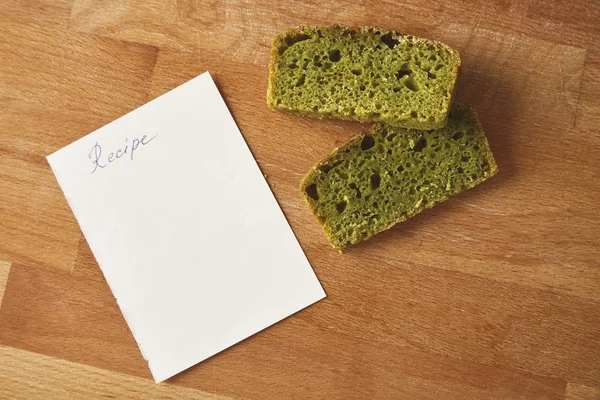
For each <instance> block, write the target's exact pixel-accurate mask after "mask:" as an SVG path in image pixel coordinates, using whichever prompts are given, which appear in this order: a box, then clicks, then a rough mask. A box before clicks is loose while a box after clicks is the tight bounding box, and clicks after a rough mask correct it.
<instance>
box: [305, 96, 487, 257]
mask: <svg viewBox="0 0 600 400" xmlns="http://www.w3.org/2000/svg"><path fill="white" fill-rule="evenodd" d="M497 172H498V167H497V165H496V162H495V161H494V157H493V155H492V152H491V150H490V147H489V145H488V141H487V139H486V137H485V135H484V132H483V128H482V127H481V124H480V123H479V120H478V119H477V115H476V114H475V112H474V111H473V110H472V109H471V108H470V107H468V106H465V105H462V104H457V103H455V104H454V105H453V107H452V111H451V113H450V117H449V119H448V124H447V125H446V126H445V127H444V128H440V129H436V130H415V129H405V128H398V127H393V126H390V125H383V124H377V125H375V126H374V127H373V128H372V130H371V133H370V134H369V135H364V134H361V135H358V136H356V137H354V138H353V139H351V140H350V141H349V142H348V143H346V144H345V145H343V146H341V147H340V148H338V149H336V150H335V151H334V152H333V153H332V154H331V155H330V156H328V157H327V158H325V159H324V160H323V161H321V162H320V163H318V164H317V165H315V166H314V167H313V168H312V169H311V171H310V172H309V173H308V174H307V175H306V176H305V177H304V179H303V180H302V182H301V185H300V191H301V193H302V195H303V197H304V199H305V200H306V202H307V204H308V206H309V207H310V209H311V211H312V212H313V214H314V215H315V216H316V218H317V220H318V221H319V223H320V224H321V226H322V227H323V230H324V231H325V234H326V236H327V238H328V239H329V241H330V242H331V244H332V245H333V247H334V248H336V249H338V250H342V249H344V248H345V247H346V246H348V245H349V244H355V243H358V242H360V241H362V240H365V239H368V238H370V237H371V236H373V235H375V234H377V233H379V232H381V231H384V230H386V229H389V228H391V227H392V226H394V225H395V224H397V223H398V222H402V221H405V220H406V219H408V218H410V217H412V216H414V215H416V214H418V213H419V212H421V211H422V210H424V209H426V208H430V207H432V206H433V205H435V204H437V203H440V202H442V201H444V200H446V199H448V197H450V196H452V195H456V194H459V193H461V192H463V191H465V190H467V189H470V188H472V187H473V186H475V185H478V184H480V183H481V182H483V181H485V180H486V179H488V178H490V177H492V176H494V175H495V174H496V173H497Z"/></svg>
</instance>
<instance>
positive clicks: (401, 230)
mask: <svg viewBox="0 0 600 400" xmlns="http://www.w3.org/2000/svg"><path fill="white" fill-rule="evenodd" d="M471 64H472V65H469V66H465V68H463V70H462V72H461V75H460V77H459V79H458V83H457V96H456V101H458V102H461V103H464V104H467V105H469V106H471V107H473V108H474V109H475V111H476V112H477V115H478V116H479V119H480V121H481V124H482V125H483V129H484V132H485V135H486V137H487V139H488V141H489V144H490V148H491V150H492V153H493V155H494V159H495V160H496V163H497V164H498V173H497V174H496V176H494V177H492V178H491V179H490V180H489V181H485V182H483V183H481V184H480V185H478V186H476V187H474V188H471V189H469V190H467V191H466V192H464V193H461V194H459V195H456V196H453V197H450V198H449V199H448V200H447V201H445V202H443V203H440V204H437V205H436V206H434V207H433V208H431V209H428V210H424V211H423V212H421V213H419V214H418V215H416V216H414V217H413V218H410V219H409V220H407V221H405V222H402V223H399V224H397V225H395V226H394V227H392V228H391V229H389V230H387V231H385V232H382V233H380V234H378V235H376V236H375V237H373V238H372V239H369V240H367V241H364V242H361V243H358V244H356V245H354V246H351V247H349V248H348V249H346V250H344V254H349V255H353V254H358V253H359V252H362V251H363V250H365V249H373V247H377V248H381V247H385V246H391V245H393V244H392V243H396V244H398V243H400V242H399V241H398V240H399V237H398V236H399V235H400V236H401V237H402V238H403V239H406V238H411V237H413V236H415V235H418V233H419V232H423V229H422V227H423V226H425V225H427V224H429V223H431V222H432V220H435V219H437V218H439V217H440V216H441V215H443V214H447V213H452V212H453V210H458V208H460V207H461V206H460V204H461V203H465V202H467V203H469V204H476V203H477V201H478V200H477V198H478V197H485V196H489V195H490V194H493V192H496V191H498V190H504V188H505V187H506V186H507V184H508V183H509V182H510V181H513V180H514V179H515V178H516V177H517V176H518V165H517V160H516V158H515V154H514V142H515V135H516V134H517V129H516V128H517V127H516V122H517V121H516V116H515V115H514V112H513V110H514V104H516V103H517V101H518V93H517V92H516V90H515V88H514V87H513V85H512V83H511V81H510V79H508V77H503V76H499V75H496V74H494V73H493V72H492V71H488V70H486V68H485V66H483V65H479V63H478V62H477V60H473V62H472V63H471ZM457 200H460V201H457ZM457 212H458V211H457Z"/></svg>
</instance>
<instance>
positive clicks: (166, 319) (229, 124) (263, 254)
mask: <svg viewBox="0 0 600 400" xmlns="http://www.w3.org/2000/svg"><path fill="white" fill-rule="evenodd" d="M274 134H275V133H274ZM48 162H49V163H50V165H51V167H52V170H53V171H54V174H55V175H56V178H57V180H58V182H59V184H60V187H61V189H62V190H63V192H64V193H65V196H66V198H67V200H68V202H69V204H70V206H71V208H72V209H73V212H74V213H75V216H76V218H77V220H78V222H79V225H80V226H81V229H82V231H83V234H84V235H85V238H86V239H87V241H88V243H89V245H90V248H91V249H92V252H93V253H94V256H95V257H96V260H97V261H98V264H99V265H100V268H101V269H102V271H103V273H104V276H105V277H106V280H107V282H108V284H109V286H110V288H111V290H112V292H113V294H114V295H115V297H116V298H117V302H118V304H119V307H120V308H121V311H122V312H123V315H124V316H125V319H126V320H127V323H128V325H129V328H130V329H131V331H132V332H133V335H134V337H135V339H136V341H137V343H138V345H139V347H140V350H141V351H142V354H143V355H144V357H145V358H146V360H147V361H148V365H149V367H150V370H151V371H152V375H153V376H154V378H155V380H156V381H157V382H160V381H163V380H165V379H167V378H169V377H171V376H173V375H175V374H177V373H179V372H181V371H183V370H185V369H187V368H189V367H191V366H192V365H194V364H196V363H198V362H200V361H202V360H204V359H206V358H208V357H210V356H212V355H214V354H216V353H218V352H220V351H222V350H224V349H226V348H227V347H229V346H231V345H233V344H235V343H237V342H239V341H241V340H243V339H245V338H247V337H249V336H251V335H253V334H254V333H256V332H258V331H260V330H262V329H264V328H266V327H268V326H269V325H271V324H273V323H275V322H277V321H279V320H281V319H283V318H285V317H287V316H289V315H291V314H293V313H295V312H297V311H299V310H301V309H302V308H304V307H307V306H308V305H310V304H312V303H314V302H316V301H318V300H320V299H322V298H324V297H325V293H324V291H323V289H322V287H321V285H320V284H319V281H318V280H317V278H316V276H315V274H314V272H313V270H312V268H311V266H310V264H309V263H308V260H307V259H306V256H305V255H304V253H303V251H302V248H301V247H300V245H299V244H298V241H297V240H296V238H295V236H294V234H293V232H292V230H291V228H290V226H289V225H288V223H287V221H286V219H285V217H284V215H283V213H282V212H281V209H280V208H279V205H278V204H277V202H276V200H275V198H274V196H273V194H272V193H271V190H270V188H269V186H268V184H267V182H266V181H265V179H264V177H263V175H262V173H261V171H260V170H259V168H258V166H257V164H256V162H255V160H254V158H253V157H252V154H251V153H250V150H249V149H248V147H247V145H246V143H245V141H244V139H243V137H242V135H241V133H240V131H239V130H238V128H237V126H236V124H235V122H234V120H233V118H232V117H231V114H230V113H229V111H228V109H227V106H226V105H225V103H224V101H223V99H222V98H221V96H220V94H219V92H218V89H217V87H216V86H215V84H214V82H213V80H212V78H211V76H210V74H209V73H204V74H202V75H200V76H198V77H196V78H194V79H192V80H191V81H189V82H187V83H185V84H183V85H181V86H179V87H177V88H176V89H174V90H172V91H170V92H168V93H166V94H164V95H163V96H161V97H159V98H157V99H155V100H153V101H151V102H149V103H147V104H145V105H143V106H142V107H140V108H138V109H136V110H134V111H132V112H130V113H129V114H127V115H125V116H123V117H121V118H119V119H117V120H115V121H113V122H111V123H110V124H108V125H106V126H104V127H102V128H100V129H98V130H97V131H95V132H93V133H91V134H89V135H87V136H85V137H83V138H82V139H79V140H77V141H76V142H74V143H72V144H70V145H68V146H66V147H64V148H63V149H61V150H58V151H57V152H55V153H54V154H51V155H50V156H48Z"/></svg>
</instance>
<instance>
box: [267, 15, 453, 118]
mask: <svg viewBox="0 0 600 400" xmlns="http://www.w3.org/2000/svg"><path fill="white" fill-rule="evenodd" d="M459 65H460V57H459V54H458V52H457V51H456V50H454V49H452V48H450V47H448V46H446V45H445V44H442V43H438V42H434V41H431V40H427V39H421V38H417V37H414V36H410V35H405V34H401V33H398V32H394V31H387V30H383V29H379V28H373V27H362V28H360V29H358V30H354V29H350V28H348V27H344V26H340V25H334V26H322V27H310V26H305V27H299V28H296V29H292V30H289V31H286V32H283V33H281V34H279V35H277V36H275V38H274V39H273V44H272V49H271V64H270V77H269V86H268V92H267V104H268V105H269V107H270V108H272V109H273V110H278V111H288V112H292V113H296V114H300V115H306V116H311V117H316V118H325V117H331V118H339V119H345V120H356V121H362V122H383V123H387V124H392V125H396V126H402V127H405V128H416V129H434V128H441V127H443V126H445V125H446V122H447V116H448V111H449V109H450V106H451V104H452V98H453V95H454V89H455V83H456V77H457V74H458V67H459Z"/></svg>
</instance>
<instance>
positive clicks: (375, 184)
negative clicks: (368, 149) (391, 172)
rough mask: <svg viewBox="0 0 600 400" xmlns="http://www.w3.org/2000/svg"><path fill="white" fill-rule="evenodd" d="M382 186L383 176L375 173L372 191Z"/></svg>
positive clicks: (372, 178)
mask: <svg viewBox="0 0 600 400" xmlns="http://www.w3.org/2000/svg"><path fill="white" fill-rule="evenodd" d="M380 185H381V176H380V175H379V173H377V172H375V173H374V174H373V175H371V189H377V188H378V187H379V186H380Z"/></svg>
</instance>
